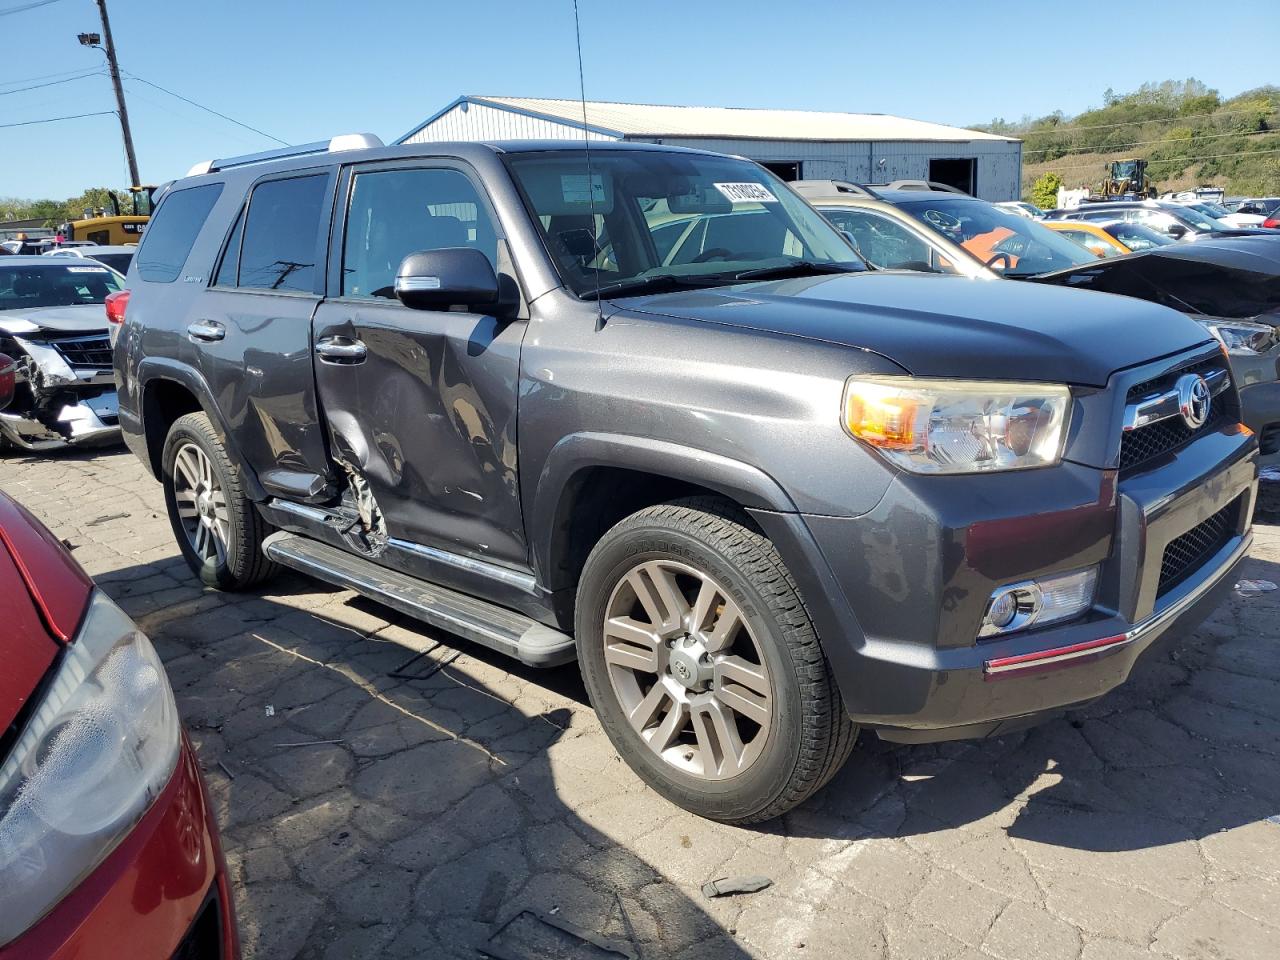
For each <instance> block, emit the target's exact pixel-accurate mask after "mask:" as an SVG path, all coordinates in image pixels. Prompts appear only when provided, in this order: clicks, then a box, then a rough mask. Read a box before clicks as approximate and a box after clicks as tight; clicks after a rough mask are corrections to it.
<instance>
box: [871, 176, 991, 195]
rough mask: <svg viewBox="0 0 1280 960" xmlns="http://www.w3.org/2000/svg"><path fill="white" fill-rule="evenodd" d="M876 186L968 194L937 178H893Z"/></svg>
mask: <svg viewBox="0 0 1280 960" xmlns="http://www.w3.org/2000/svg"><path fill="white" fill-rule="evenodd" d="M876 186H877V187H884V188H885V189H887V190H928V191H932V192H934V193H958V194H960V196H962V197H967V196H969V195H970V194H968V193H966V192H965V191H964V190H961V189H960V188H959V187H953V186H951V184H949V183H939V182H938V181H937V180H894V181H893V182H892V183H877V184H876Z"/></svg>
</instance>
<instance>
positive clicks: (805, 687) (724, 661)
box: [576, 498, 856, 823]
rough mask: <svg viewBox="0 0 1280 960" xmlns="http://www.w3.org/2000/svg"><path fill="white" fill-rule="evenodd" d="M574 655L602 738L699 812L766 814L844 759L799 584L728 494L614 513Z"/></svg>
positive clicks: (836, 700) (846, 729)
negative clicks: (619, 516)
mask: <svg viewBox="0 0 1280 960" xmlns="http://www.w3.org/2000/svg"><path fill="white" fill-rule="evenodd" d="M576 619H577V624H576V634H577V641H578V653H579V660H580V663H581V665H582V672H583V677H584V679H585V681H586V685H587V689H588V692H589V693H590V695H591V702H592V704H593V705H594V706H595V709H596V712H597V713H598V714H599V716H600V721H601V724H602V725H603V726H604V728H605V731H606V732H607V733H608V735H609V738H610V740H611V741H612V742H613V744H614V746H615V748H616V749H617V750H618V752H619V753H620V754H621V755H622V757H623V758H624V759H625V760H626V761H627V762H628V763H629V764H630V765H631V767H632V768H633V769H634V770H635V771H636V772H637V773H638V774H639V775H640V776H641V777H642V778H643V779H644V780H645V781H646V782H647V783H649V785H650V786H652V787H653V788H654V789H655V790H657V791H658V792H659V793H661V794H663V795H664V796H665V797H667V798H668V799H669V800H671V801H673V802H674V803H677V804H679V805H680V806H682V807H684V808H685V809H688V810H690V811H692V812H694V813H696V814H698V815H700V816H705V817H709V818H711V819H715V820H723V821H726V822H733V823H751V822H758V821H762V820H768V819H771V818H772V817H776V816H778V815H779V814H781V813H783V812H785V811H786V810H788V809H790V808H791V807H793V806H795V805H796V804H798V803H800V802H802V801H803V800H805V799H806V798H807V797H809V796H810V795H811V794H812V793H814V792H815V791H816V790H818V789H819V788H820V787H821V786H822V785H823V784H824V783H826V781H827V780H829V779H830V778H831V776H833V775H834V773H835V772H836V771H837V770H838V769H839V768H840V766H841V765H842V764H843V763H844V761H845V759H846V758H847V757H848V755H849V751H850V750H851V749H852V746H853V741H854V737H855V734H856V727H855V726H854V724H853V723H852V722H851V721H850V720H849V717H848V714H847V713H846V712H845V710H844V706H843V703H842V702H841V699H840V695H839V693H838V692H837V690H836V687H835V682H834V680H833V678H832V676H831V671H830V668H829V666H828V665H827V662H826V659H825V657H824V656H823V654H822V650H821V648H820V646H819V643H818V638H817V635H816V633H815V631H814V629H813V624H812V622H811V621H810V620H809V616H808V613H807V612H806V611H805V608H804V604H803V602H802V601H801V599H800V596H799V591H798V590H797V588H796V585H795V582H794V581H793V580H792V578H791V575H790V573H789V572H788V571H787V569H786V566H785V565H784V564H783V562H782V558H781V557H780V556H779V555H778V552H777V550H776V549H775V548H774V546H773V544H772V543H771V542H770V541H769V540H768V539H767V538H765V537H764V536H763V535H761V534H760V533H759V532H758V531H756V530H755V529H753V528H752V526H751V524H750V521H749V520H748V518H747V517H746V516H745V515H744V514H742V513H741V512H740V511H738V510H737V509H736V508H734V507H733V506H732V505H731V504H728V503H725V502H723V501H720V500H716V499H711V498H696V499H690V500H685V501H677V502H674V503H669V504H662V505H660V506H656V507H650V508H648V509H645V510H641V511H640V512H638V513H636V514H633V515H632V516H630V517H628V518H627V519H625V520H623V521H622V522H620V523H619V524H618V525H617V526H615V527H613V529H611V530H610V531H609V532H608V533H606V534H605V536H604V537H603V538H602V539H601V540H600V542H599V543H598V544H597V545H596V547H595V549H594V550H593V551H592V553H591V555H590V557H588V559H587V563H586V566H585V568H584V570H583V574H582V578H581V582H580V584H579V592H578V609H577V615H576Z"/></svg>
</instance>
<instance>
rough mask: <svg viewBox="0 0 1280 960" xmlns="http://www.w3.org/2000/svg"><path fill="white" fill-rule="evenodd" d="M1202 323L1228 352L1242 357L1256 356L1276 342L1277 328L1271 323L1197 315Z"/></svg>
mask: <svg viewBox="0 0 1280 960" xmlns="http://www.w3.org/2000/svg"><path fill="white" fill-rule="evenodd" d="M1196 319H1197V320H1199V321H1200V323H1201V324H1203V325H1204V327H1205V328H1206V329H1207V330H1208V331H1209V332H1210V333H1211V334H1213V335H1214V336H1215V337H1217V338H1218V341H1219V342H1220V343H1221V344H1222V345H1223V346H1224V347H1225V348H1226V350H1227V353H1230V354H1235V355H1236V356H1242V357H1254V356H1257V355H1258V354H1260V353H1266V352H1267V351H1268V350H1270V349H1271V348H1272V347H1274V346H1275V344H1276V329H1275V327H1273V326H1271V325H1270V324H1269V323H1250V322H1249V321H1247V320H1215V319H1213V318H1211V317H1196Z"/></svg>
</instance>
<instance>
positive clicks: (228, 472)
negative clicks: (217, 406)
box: [161, 413, 277, 590]
mask: <svg viewBox="0 0 1280 960" xmlns="http://www.w3.org/2000/svg"><path fill="white" fill-rule="evenodd" d="M161 468H162V471H163V475H162V478H161V480H162V483H163V484H164V502H165V506H166V508H168V512H169V525H170V526H171V527H172V528H173V535H174V538H175V539H176V540H177V541H178V547H179V548H180V549H181V550H182V556H183V558H184V559H185V560H186V561H187V565H188V566H189V567H191V571H192V572H193V573H194V574H195V575H196V576H198V577H199V578H200V579H201V580H202V581H203V582H204V583H206V584H207V585H209V586H211V587H217V588H218V589H219V590H244V589H246V588H248V587H252V586H254V585H255V584H257V583H261V582H262V581H263V580H266V579H267V578H268V577H270V576H271V575H272V574H274V573H275V572H276V569H277V567H276V564H274V563H272V562H271V561H270V560H268V559H267V557H266V555H265V554H263V552H262V541H263V540H264V539H265V538H266V536H267V534H269V533H270V532H271V527H270V526H269V525H268V524H267V522H266V521H265V520H263V519H262V516H261V515H260V514H259V513H258V510H257V507H255V506H254V504H253V501H252V500H250V499H249V498H248V497H247V496H245V493H244V487H243V485H242V484H241V482H240V471H239V470H237V469H236V467H235V465H234V464H233V463H232V462H231V458H230V457H228V456H227V451H226V447H224V446H223V444H222V441H221V440H220V439H219V438H218V434H217V433H216V432H215V431H214V429H213V424H212V423H210V421H209V418H208V416H207V415H205V414H203V413H189V414H187V415H186V416H183V417H179V418H178V419H177V420H175V421H174V422H173V426H172V427H170V428H169V434H168V436H167V437H165V441H164V450H163V453H162V456H161ZM219 493H220V494H221V496H219ZM206 494H207V496H205V495H206ZM202 496H204V501H203V504H202V503H201V498H202ZM206 519H209V520H210V522H209V523H206V522H205V521H206ZM193 521H194V527H195V528H196V529H195V530H194V531H193V529H192V526H193ZM201 528H203V530H204V532H203V533H201V532H200V529H201Z"/></svg>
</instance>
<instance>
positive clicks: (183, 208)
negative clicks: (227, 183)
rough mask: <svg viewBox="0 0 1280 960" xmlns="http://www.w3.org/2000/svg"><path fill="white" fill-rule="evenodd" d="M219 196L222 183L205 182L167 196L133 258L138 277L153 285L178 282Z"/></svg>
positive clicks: (148, 226)
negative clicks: (136, 266) (135, 260)
mask: <svg viewBox="0 0 1280 960" xmlns="http://www.w3.org/2000/svg"><path fill="white" fill-rule="evenodd" d="M221 193H222V184H220V183H206V184H205V185H204V186H201V187H191V188H190V189H187V190H177V191H175V192H172V193H170V194H168V196H166V197H165V198H164V199H163V200H162V201H161V202H160V207H159V209H158V210H156V215H155V217H153V218H152V220H151V222H150V223H149V224H148V225H147V231H146V233H144V234H143V235H142V245H141V246H140V247H139V248H138V254H137V258H136V259H137V263H138V276H140V277H141V278H142V279H143V280H147V281H150V282H152V283H172V282H173V281H174V280H177V279H178V274H180V273H181V272H182V266H183V264H185V263H186V262H187V257H188V256H189V255H190V253H191V248H192V247H193V246H195V242H196V237H198V236H199V235H200V228H201V227H203V226H204V222H205V220H207V219H208V217H209V211H210V210H212V209H213V205H214V203H216V202H217V200H218V196H219V195H220V194H221Z"/></svg>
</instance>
